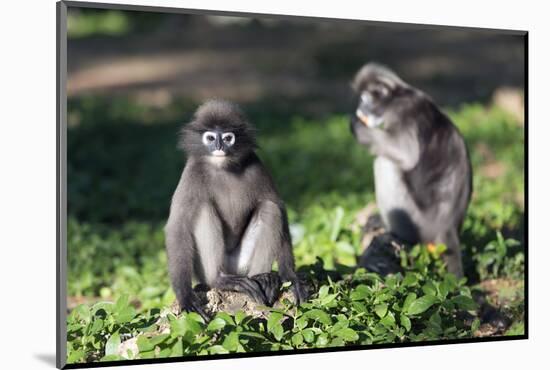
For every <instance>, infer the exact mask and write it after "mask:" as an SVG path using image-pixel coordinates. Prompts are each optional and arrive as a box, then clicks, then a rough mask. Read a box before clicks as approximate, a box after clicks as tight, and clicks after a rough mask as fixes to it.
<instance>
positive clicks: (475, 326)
mask: <svg viewBox="0 0 550 370" xmlns="http://www.w3.org/2000/svg"><path fill="white" fill-rule="evenodd" d="M479 325H480V321H479V319H475V320H474V321H473V322H472V328H471V331H472V334H473V333H474V332H475V331H476V330H477V329H479Z"/></svg>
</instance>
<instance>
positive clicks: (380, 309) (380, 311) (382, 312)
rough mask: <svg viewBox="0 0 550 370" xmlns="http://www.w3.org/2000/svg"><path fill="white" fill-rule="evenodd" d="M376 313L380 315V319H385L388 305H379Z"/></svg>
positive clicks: (375, 310) (376, 307)
mask: <svg viewBox="0 0 550 370" xmlns="http://www.w3.org/2000/svg"><path fill="white" fill-rule="evenodd" d="M374 312H375V313H376V315H378V317H380V318H383V317H384V316H386V313H387V312H388V305H387V304H385V303H382V304H378V305H376V306H374Z"/></svg>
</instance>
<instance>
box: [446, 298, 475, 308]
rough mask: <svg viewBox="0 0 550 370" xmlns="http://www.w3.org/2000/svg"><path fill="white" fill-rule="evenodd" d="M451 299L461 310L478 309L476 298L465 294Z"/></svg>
mask: <svg viewBox="0 0 550 370" xmlns="http://www.w3.org/2000/svg"><path fill="white" fill-rule="evenodd" d="M451 301H452V302H453V303H454V304H455V305H456V306H457V307H458V308H459V309H461V310H466V311H471V310H475V309H477V304H476V303H475V302H474V300H473V299H472V298H470V297H468V296H465V295H459V296H456V297H453V298H452V299H451Z"/></svg>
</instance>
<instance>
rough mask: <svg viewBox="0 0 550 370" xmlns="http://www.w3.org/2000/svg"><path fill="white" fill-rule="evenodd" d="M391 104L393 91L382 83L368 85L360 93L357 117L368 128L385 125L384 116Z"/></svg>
mask: <svg viewBox="0 0 550 370" xmlns="http://www.w3.org/2000/svg"><path fill="white" fill-rule="evenodd" d="M390 102H391V90H390V88H389V87H388V86H386V85H385V84H383V83H381V82H376V81H375V82H371V83H369V84H367V85H366V86H365V87H364V88H363V89H362V90H361V91H360V93H359V98H358V103H357V109H356V111H355V117H356V119H358V120H359V122H360V123H362V124H363V125H365V126H367V127H368V128H374V127H378V126H380V125H382V124H383V121H384V120H383V116H384V113H385V111H386V109H387V107H388V105H389V104H390Z"/></svg>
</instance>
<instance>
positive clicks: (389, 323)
mask: <svg viewBox="0 0 550 370" xmlns="http://www.w3.org/2000/svg"><path fill="white" fill-rule="evenodd" d="M380 323H381V324H382V325H384V326H385V327H386V328H394V327H395V316H393V313H391V312H388V314H387V315H386V316H385V317H384V318H383V319H382V320H380Z"/></svg>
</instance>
